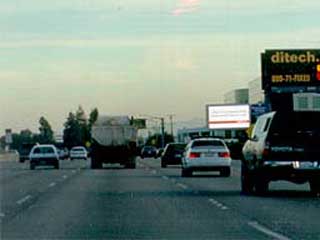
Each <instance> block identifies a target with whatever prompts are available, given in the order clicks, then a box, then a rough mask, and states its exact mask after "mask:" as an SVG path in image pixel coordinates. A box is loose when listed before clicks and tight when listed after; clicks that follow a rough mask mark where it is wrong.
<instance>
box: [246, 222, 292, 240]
mask: <svg viewBox="0 0 320 240" xmlns="http://www.w3.org/2000/svg"><path fill="white" fill-rule="evenodd" d="M248 225H249V226H250V227H253V228H254V229H256V230H258V231H259V232H262V233H264V234H266V235H268V236H269V237H272V238H274V239H277V240H290V238H288V237H286V236H284V235H282V234H279V233H276V232H274V231H272V230H270V229H268V228H266V227H264V226H262V225H260V224H259V223H258V222H248Z"/></svg>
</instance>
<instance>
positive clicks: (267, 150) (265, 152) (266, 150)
mask: <svg viewBox="0 0 320 240" xmlns="http://www.w3.org/2000/svg"><path fill="white" fill-rule="evenodd" d="M269 154H270V143H269V142H266V144H265V146H264V149H263V151H262V156H263V157H264V158H266V157H268V155H269Z"/></svg>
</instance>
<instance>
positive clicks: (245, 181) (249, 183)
mask: <svg viewBox="0 0 320 240" xmlns="http://www.w3.org/2000/svg"><path fill="white" fill-rule="evenodd" d="M253 187H254V184H253V178H252V174H251V173H250V171H249V169H248V167H247V166H246V165H245V164H244V163H242V164H241V192H242V193H243V194H247V195H249V194H252V193H253Z"/></svg>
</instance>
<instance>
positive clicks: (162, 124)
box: [161, 118, 164, 148]
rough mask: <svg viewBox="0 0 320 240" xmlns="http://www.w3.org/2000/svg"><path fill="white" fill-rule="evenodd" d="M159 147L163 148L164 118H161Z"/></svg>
mask: <svg viewBox="0 0 320 240" xmlns="http://www.w3.org/2000/svg"><path fill="white" fill-rule="evenodd" d="M161 147H162V148H164V118H161Z"/></svg>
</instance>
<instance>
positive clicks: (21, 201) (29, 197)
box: [17, 195, 31, 205]
mask: <svg viewBox="0 0 320 240" xmlns="http://www.w3.org/2000/svg"><path fill="white" fill-rule="evenodd" d="M29 199H31V195H27V196H25V197H24V198H21V199H20V200H18V201H17V204H19V205H21V204H23V203H24V202H26V201H28V200H29Z"/></svg>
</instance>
